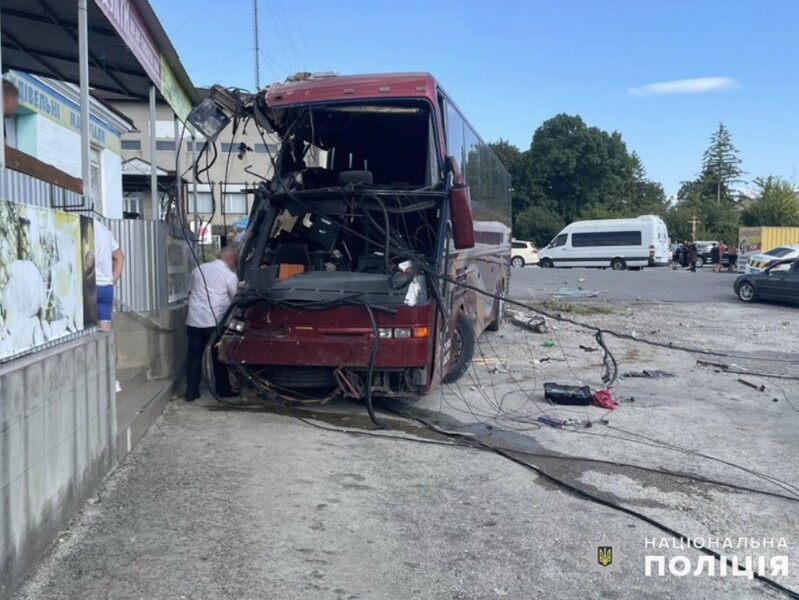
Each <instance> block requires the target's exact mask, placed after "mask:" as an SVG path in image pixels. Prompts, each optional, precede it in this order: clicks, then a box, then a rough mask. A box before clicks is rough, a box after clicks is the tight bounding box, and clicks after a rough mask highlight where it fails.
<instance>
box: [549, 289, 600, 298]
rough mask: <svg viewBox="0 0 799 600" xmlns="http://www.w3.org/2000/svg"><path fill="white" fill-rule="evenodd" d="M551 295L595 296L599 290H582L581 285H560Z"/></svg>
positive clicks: (560, 296) (570, 296)
mask: <svg viewBox="0 0 799 600" xmlns="http://www.w3.org/2000/svg"><path fill="white" fill-rule="evenodd" d="M552 295H553V296H555V297H556V298H596V297H597V296H599V292H596V291H594V290H584V289H583V288H581V287H562V288H559V289H558V291H557V292H555V293H554V294H552Z"/></svg>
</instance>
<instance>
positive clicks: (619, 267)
mask: <svg viewBox="0 0 799 600" xmlns="http://www.w3.org/2000/svg"><path fill="white" fill-rule="evenodd" d="M610 268H611V269H613V270H614V271H624V269H626V268H627V263H626V262H624V259H623V258H614V259H613V260H612V261H610Z"/></svg>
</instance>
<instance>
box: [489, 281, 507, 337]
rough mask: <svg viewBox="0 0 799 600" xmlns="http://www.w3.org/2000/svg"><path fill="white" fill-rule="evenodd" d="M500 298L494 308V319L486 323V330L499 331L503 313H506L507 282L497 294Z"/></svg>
mask: <svg viewBox="0 0 799 600" xmlns="http://www.w3.org/2000/svg"><path fill="white" fill-rule="evenodd" d="M497 295H498V296H499V298H498V299H497V300H496V305H497V307H496V309H495V310H494V320H493V321H491V323H489V324H488V325H486V331H499V326H500V324H501V323H502V315H504V314H505V284H504V283H503V284H502V288H501V290H500V292H499V294H497Z"/></svg>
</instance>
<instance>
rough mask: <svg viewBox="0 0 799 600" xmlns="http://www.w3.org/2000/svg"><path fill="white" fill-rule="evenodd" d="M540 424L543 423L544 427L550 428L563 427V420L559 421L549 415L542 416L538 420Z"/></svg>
mask: <svg viewBox="0 0 799 600" xmlns="http://www.w3.org/2000/svg"><path fill="white" fill-rule="evenodd" d="M536 421H538V422H539V423H543V424H544V425H549V426H550V427H558V428H560V427H563V419H558V418H557V417H550V416H549V415H541V416H540V417H538V418H537V419H536Z"/></svg>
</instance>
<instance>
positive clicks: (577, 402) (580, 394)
mask: <svg viewBox="0 0 799 600" xmlns="http://www.w3.org/2000/svg"><path fill="white" fill-rule="evenodd" d="M544 398H546V399H547V400H548V401H549V402H551V403H552V404H565V405H568V406H588V405H589V404H591V388H589V387H588V386H587V385H583V386H578V385H561V384H559V383H545V384H544Z"/></svg>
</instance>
